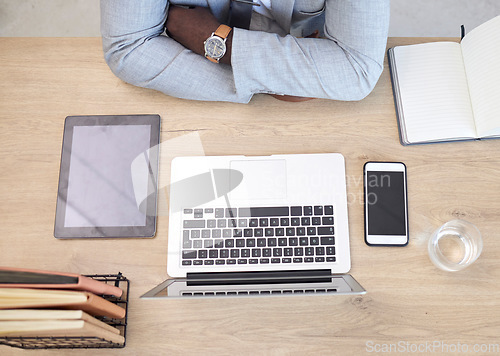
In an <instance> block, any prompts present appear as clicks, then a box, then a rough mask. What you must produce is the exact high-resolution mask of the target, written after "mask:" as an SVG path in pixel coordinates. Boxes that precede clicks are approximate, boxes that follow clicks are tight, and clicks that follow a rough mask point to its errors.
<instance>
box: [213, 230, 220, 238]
mask: <svg viewBox="0 0 500 356" xmlns="http://www.w3.org/2000/svg"><path fill="white" fill-rule="evenodd" d="M212 237H213V238H215V239H217V238H219V237H222V230H221V229H213V230H212Z"/></svg>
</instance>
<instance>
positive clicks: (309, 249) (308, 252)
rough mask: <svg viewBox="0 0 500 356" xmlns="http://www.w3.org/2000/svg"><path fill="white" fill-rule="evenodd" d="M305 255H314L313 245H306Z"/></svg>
mask: <svg viewBox="0 0 500 356" xmlns="http://www.w3.org/2000/svg"><path fill="white" fill-rule="evenodd" d="M305 251H306V256H314V247H306V248H305Z"/></svg>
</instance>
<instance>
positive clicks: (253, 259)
mask: <svg viewBox="0 0 500 356" xmlns="http://www.w3.org/2000/svg"><path fill="white" fill-rule="evenodd" d="M248 263H250V264H251V265H256V264H258V263H259V260H258V259H257V258H251V259H249V260H248ZM238 294H246V292H239V293H238Z"/></svg>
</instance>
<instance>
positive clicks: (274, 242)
mask: <svg viewBox="0 0 500 356" xmlns="http://www.w3.org/2000/svg"><path fill="white" fill-rule="evenodd" d="M277 243H278V241H277V240H276V238H275V237H271V238H268V239H267V246H269V247H273V246H276V245H277Z"/></svg>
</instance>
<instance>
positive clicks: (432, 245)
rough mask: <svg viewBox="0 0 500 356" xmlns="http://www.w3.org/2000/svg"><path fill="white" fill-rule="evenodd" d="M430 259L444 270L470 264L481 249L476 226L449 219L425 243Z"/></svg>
mask: <svg viewBox="0 0 500 356" xmlns="http://www.w3.org/2000/svg"><path fill="white" fill-rule="evenodd" d="M427 247H428V250H429V257H430V259H431V261H432V262H433V263H434V264H435V265H436V266H437V267H439V268H441V269H442V270H444V271H450V272H455V271H460V270H461V269H464V268H465V267H467V266H469V265H471V264H472V263H473V262H474V261H475V260H477V258H478V257H479V255H480V254H481V251H482V249H483V240H482V238H481V233H480V232H479V230H478V228H477V227H476V226H475V225H474V224H472V223H470V222H468V221H465V220H451V221H448V222H447V223H446V224H444V225H443V226H441V227H440V228H439V229H437V230H436V231H435V232H434V233H433V234H432V236H431V237H430V239H429V244H428V245H427Z"/></svg>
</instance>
